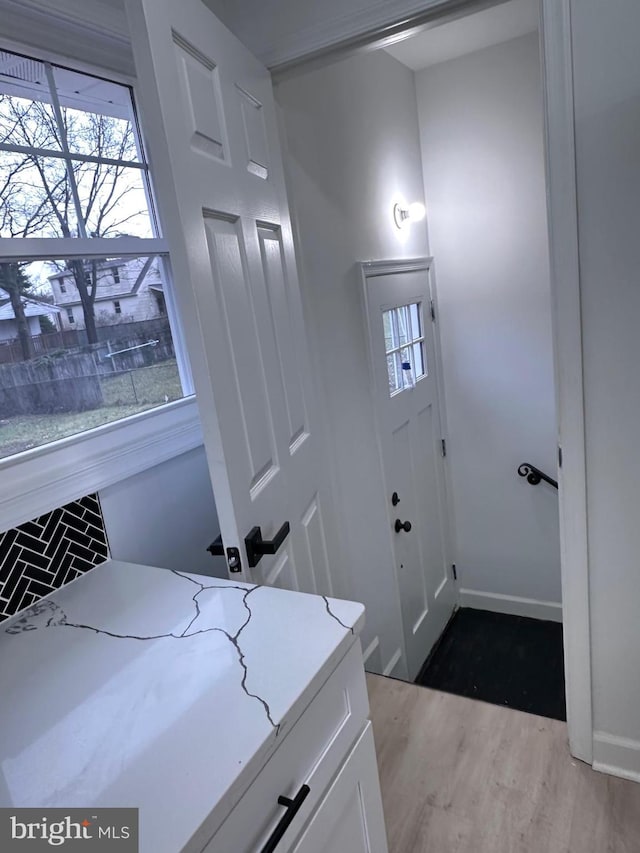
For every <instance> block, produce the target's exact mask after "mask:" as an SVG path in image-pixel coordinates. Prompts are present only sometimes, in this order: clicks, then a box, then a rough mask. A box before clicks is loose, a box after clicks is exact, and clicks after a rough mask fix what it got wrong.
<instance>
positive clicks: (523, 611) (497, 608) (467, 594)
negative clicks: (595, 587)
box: [458, 589, 562, 622]
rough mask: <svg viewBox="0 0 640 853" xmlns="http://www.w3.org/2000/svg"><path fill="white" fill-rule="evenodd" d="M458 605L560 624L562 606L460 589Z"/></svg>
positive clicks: (514, 596) (532, 599) (512, 596)
mask: <svg viewBox="0 0 640 853" xmlns="http://www.w3.org/2000/svg"><path fill="white" fill-rule="evenodd" d="M458 605H459V606H460V607H472V608H474V609H475V610H491V611H492V612H493V613H508V614H510V615H512V616H528V617H530V618H531V619H544V620H545V621H547V622H562V605H561V604H558V603H556V602H555V601H537V600H536V599H535V598H520V597H518V596H517V595H500V594H499V593H492V592H480V591H479V590H476V589H461V590H460V592H459V597H458Z"/></svg>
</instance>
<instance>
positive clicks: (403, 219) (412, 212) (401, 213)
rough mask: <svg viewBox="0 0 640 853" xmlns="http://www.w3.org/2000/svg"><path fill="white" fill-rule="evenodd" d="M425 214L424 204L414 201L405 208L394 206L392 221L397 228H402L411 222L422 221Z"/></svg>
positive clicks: (400, 205)
mask: <svg viewBox="0 0 640 853" xmlns="http://www.w3.org/2000/svg"><path fill="white" fill-rule="evenodd" d="M426 212H427V211H426V209H425V206H424V204H422V203H421V202H419V201H414V202H413V203H412V204H409V205H407V206H404V205H402V204H394V206H393V220H394V222H395V223H396V226H397V227H398V228H404V227H405V226H406V225H409V224H411V223H412V222H420V220H421V219H424V217H425V214H426Z"/></svg>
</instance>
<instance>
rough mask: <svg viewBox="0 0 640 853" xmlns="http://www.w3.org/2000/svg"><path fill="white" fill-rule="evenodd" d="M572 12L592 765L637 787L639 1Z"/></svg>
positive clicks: (583, 4)
mask: <svg viewBox="0 0 640 853" xmlns="http://www.w3.org/2000/svg"><path fill="white" fill-rule="evenodd" d="M572 5H573V9H572V31H573V50H574V74H575V80H574V86H575V119H576V149H577V181H578V202H579V207H578V215H579V241H580V278H581V291H582V323H583V351H584V379H585V419H586V425H585V428H586V452H587V500H588V532H589V568H590V595H591V630H592V672H593V713H594V727H595V729H596V730H599V731H600V732H601V733H604V734H598V733H596V739H595V744H594V758H595V760H596V761H598V762H601V763H603V764H605V765H608V764H613V765H614V766H619V767H622V768H623V769H624V770H626V771H627V772H635V773H636V774H637V776H636V778H638V779H639V780H640V675H639V674H640V618H639V616H638V609H639V605H640V524H639V522H638V519H639V514H638V506H639V503H640V500H639V497H638V489H639V485H638V484H639V483H640V454H639V453H638V435H639V431H640V430H639V424H640V393H639V392H638V387H639V378H638V366H639V365H640V335H639V334H638V318H639V317H640V273H639V267H638V241H639V236H640V51H639V50H638V33H639V32H640V4H639V3H637V0H609V2H607V3H606V4H603V3H602V2H600V0H580V2H579V3H573V4H572ZM612 736H613V738H614V740H612ZM616 738H621V739H623V740H621V741H617V740H615V739H616Z"/></svg>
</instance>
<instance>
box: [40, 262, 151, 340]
mask: <svg viewBox="0 0 640 853" xmlns="http://www.w3.org/2000/svg"><path fill="white" fill-rule="evenodd" d="M85 275H86V276H87V284H88V285H89V286H91V277H92V275H93V271H92V269H91V267H90V266H87V268H86V273H85ZM97 276H98V286H97V291H96V298H95V302H94V311H95V318H96V324H97V325H98V326H112V325H115V324H117V323H134V322H137V321H140V320H153V319H155V318H157V317H162V316H163V315H164V314H165V313H166V307H165V301H164V292H163V280H162V276H161V272H160V265H159V262H158V259H157V258H153V257H152V258H109V259H107V260H105V261H101V262H100V263H98V266H97ZM49 282H50V284H51V291H52V293H53V300H54V302H55V304H56V305H58V306H59V307H60V309H61V312H60V320H61V325H62V328H63V329H82V328H84V325H85V323H84V312H83V309H82V302H81V301H80V293H79V292H78V288H77V286H76V282H75V278H74V275H73V273H72V272H71V270H61V271H60V272H56V273H54V274H53V275H50V276H49Z"/></svg>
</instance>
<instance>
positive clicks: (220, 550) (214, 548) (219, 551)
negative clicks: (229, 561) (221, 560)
mask: <svg viewBox="0 0 640 853" xmlns="http://www.w3.org/2000/svg"><path fill="white" fill-rule="evenodd" d="M207 551H208V552H209V553H210V554H211V555H212V556H213V557H224V545H223V544H222V533H220V534H219V535H218V536H216V538H215V539H214V540H213V542H212V543H211V545H209V547H208V548H207Z"/></svg>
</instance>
